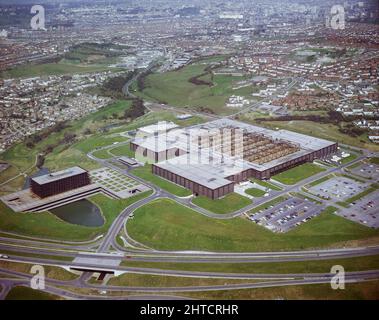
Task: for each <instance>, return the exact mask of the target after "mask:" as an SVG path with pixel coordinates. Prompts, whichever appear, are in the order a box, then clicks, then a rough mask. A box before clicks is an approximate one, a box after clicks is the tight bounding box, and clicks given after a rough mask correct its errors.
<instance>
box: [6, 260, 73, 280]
mask: <svg viewBox="0 0 379 320" xmlns="http://www.w3.org/2000/svg"><path fill="white" fill-rule="evenodd" d="M32 266H33V265H32V264H27V263H18V262H10V261H4V260H3V261H0V267H1V268H2V269H7V270H11V271H17V272H22V273H30V269H31V268H32ZM44 269H45V276H46V277H47V278H50V279H56V280H62V281H69V280H74V279H77V278H78V275H76V274H74V273H71V272H69V271H67V270H65V269H63V268H60V267H53V266H44Z"/></svg>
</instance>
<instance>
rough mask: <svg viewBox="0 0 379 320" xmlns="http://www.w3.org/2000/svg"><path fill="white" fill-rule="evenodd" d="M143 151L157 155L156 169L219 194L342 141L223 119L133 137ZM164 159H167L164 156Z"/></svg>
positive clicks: (317, 154) (315, 155) (192, 187)
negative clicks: (337, 141)
mask: <svg viewBox="0 0 379 320" xmlns="http://www.w3.org/2000/svg"><path fill="white" fill-rule="evenodd" d="M131 149H132V150H133V151H137V156H138V155H140V156H145V157H147V158H148V159H149V160H153V161H154V162H156V163H154V164H153V166H152V170H153V173H154V174H156V175H158V176H161V177H163V178H165V179H167V180H170V181H172V182H174V183H176V184H178V185H181V186H183V187H185V188H188V189H190V190H191V191H193V192H194V193H195V194H196V195H204V196H207V197H209V198H212V199H217V198H220V197H223V196H225V195H226V194H228V193H231V192H233V191H234V184H238V183H240V182H243V181H248V180H249V179H250V178H257V179H261V180H263V179H265V180H267V179H270V178H271V177H272V176H274V175H276V174H278V173H280V172H283V171H286V170H288V169H290V168H292V167H295V166H297V165H300V164H304V163H306V162H313V160H315V159H322V158H326V157H328V156H330V155H331V154H333V153H335V152H336V151H337V143H335V142H330V141H326V140H323V139H319V138H315V137H311V136H306V135H303V134H299V133H295V132H290V131H287V130H277V131H273V130H268V129H264V128H260V127H257V126H253V125H249V124H245V123H241V122H237V121H234V120H229V119H220V120H216V121H212V122H208V123H205V124H201V125H197V126H193V127H190V128H185V129H172V130H169V131H167V133H161V134H158V135H153V136H147V137H142V138H139V139H136V140H134V141H133V142H131ZM162 160H164V161H162Z"/></svg>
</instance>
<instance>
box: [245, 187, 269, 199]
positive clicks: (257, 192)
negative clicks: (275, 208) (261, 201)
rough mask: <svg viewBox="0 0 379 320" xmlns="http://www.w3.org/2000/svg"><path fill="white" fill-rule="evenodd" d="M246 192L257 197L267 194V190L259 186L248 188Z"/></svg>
mask: <svg viewBox="0 0 379 320" xmlns="http://www.w3.org/2000/svg"><path fill="white" fill-rule="evenodd" d="M245 193H247V194H248V195H250V196H253V197H256V198H259V197H263V196H264V195H265V194H266V192H265V191H263V190H261V189H257V188H250V189H246V190H245Z"/></svg>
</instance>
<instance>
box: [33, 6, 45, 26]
mask: <svg viewBox="0 0 379 320" xmlns="http://www.w3.org/2000/svg"><path fill="white" fill-rule="evenodd" d="M30 13H32V14H35V15H34V16H33V17H32V19H31V20H30V27H31V28H32V30H46V27H45V26H46V25H45V21H46V20H45V8H44V7H43V6H41V5H34V6H33V7H32V8H31V10H30Z"/></svg>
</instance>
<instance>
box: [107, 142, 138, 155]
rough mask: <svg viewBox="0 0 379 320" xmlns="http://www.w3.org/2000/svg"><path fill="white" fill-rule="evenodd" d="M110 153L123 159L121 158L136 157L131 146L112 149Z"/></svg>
mask: <svg viewBox="0 0 379 320" xmlns="http://www.w3.org/2000/svg"><path fill="white" fill-rule="evenodd" d="M109 152H110V153H111V154H113V155H114V156H117V157H121V156H126V157H129V158H134V157H135V153H134V152H133V151H132V150H130V144H126V145H123V146H120V147H116V148H113V149H110V150H109Z"/></svg>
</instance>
